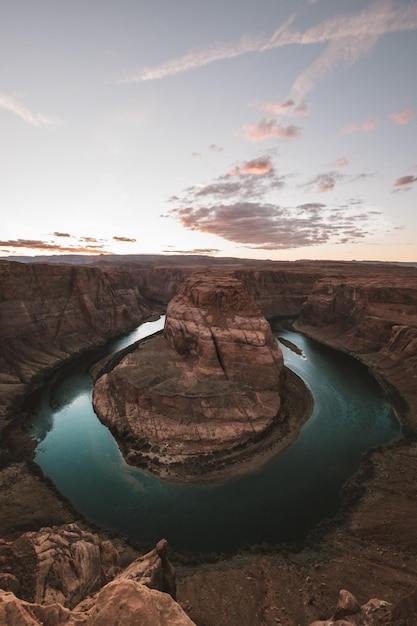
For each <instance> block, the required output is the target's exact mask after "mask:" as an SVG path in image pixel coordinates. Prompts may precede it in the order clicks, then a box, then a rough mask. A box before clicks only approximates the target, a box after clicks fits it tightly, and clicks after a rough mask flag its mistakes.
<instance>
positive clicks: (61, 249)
mask: <svg viewBox="0 0 417 626" xmlns="http://www.w3.org/2000/svg"><path fill="white" fill-rule="evenodd" d="M0 248H2V249H4V250H5V251H6V252H8V253H9V254H10V253H13V252H14V253H16V251H17V250H29V251H31V252H32V253H34V254H36V253H38V252H52V253H56V254H110V253H109V252H106V251H105V250H104V246H103V245H97V244H94V245H93V244H91V245H85V246H84V245H74V246H63V245H61V244H59V243H54V242H50V241H43V240H41V239H8V240H4V241H0Z"/></svg>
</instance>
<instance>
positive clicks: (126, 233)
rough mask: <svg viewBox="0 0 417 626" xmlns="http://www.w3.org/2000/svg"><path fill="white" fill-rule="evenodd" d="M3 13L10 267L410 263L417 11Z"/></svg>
mask: <svg viewBox="0 0 417 626" xmlns="http://www.w3.org/2000/svg"><path fill="white" fill-rule="evenodd" d="M0 10H1V19H0V35H1V36H0V49H1V56H2V63H1V67H0V78H1V81H0V130H1V135H0V137H1V144H0V166H1V170H0V171H1V184H0V207H1V216H2V219H1V231H0V239H1V242H0V255H2V256H5V255H8V254H10V255H19V256H21V255H33V254H57V253H68V252H74V253H75V252H82V253H91V254H92V253H95V254H97V253H120V254H147V253H195V252H198V253H200V254H212V255H215V256H236V257H245V258H258V259H263V258H264V259H272V260H280V259H288V260H293V259H300V258H303V259H305V258H311V259H346V260H351V259H356V260H363V259H367V260H396V261H417V69H416V59H417V2H416V0H374V1H373V2H372V1H369V0H257V2H253V1H250V2H249V0H221V1H220V0H210V2H208V1H207V0H13V1H8V0H0Z"/></svg>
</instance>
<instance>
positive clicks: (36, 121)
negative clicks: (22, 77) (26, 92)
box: [0, 93, 60, 126]
mask: <svg viewBox="0 0 417 626" xmlns="http://www.w3.org/2000/svg"><path fill="white" fill-rule="evenodd" d="M0 108H2V109H6V110H7V111H10V112H11V113H14V115H17V116H18V117H20V118H21V119H23V120H24V121H25V122H27V123H28V124H31V125H32V126H56V125H58V124H60V122H59V121H58V120H56V119H52V118H50V117H46V116H45V115H41V114H40V113H33V112H32V111H30V109H28V108H27V107H26V106H25V105H24V104H22V103H21V102H19V100H17V99H16V98H14V97H13V96H10V95H8V94H5V93H0Z"/></svg>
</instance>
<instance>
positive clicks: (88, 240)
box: [80, 237, 104, 243]
mask: <svg viewBox="0 0 417 626" xmlns="http://www.w3.org/2000/svg"><path fill="white" fill-rule="evenodd" d="M80 241H84V242H85V243H102V242H103V241H104V239H97V238H96V237H80Z"/></svg>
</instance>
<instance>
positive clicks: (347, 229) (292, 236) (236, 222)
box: [169, 202, 381, 250]
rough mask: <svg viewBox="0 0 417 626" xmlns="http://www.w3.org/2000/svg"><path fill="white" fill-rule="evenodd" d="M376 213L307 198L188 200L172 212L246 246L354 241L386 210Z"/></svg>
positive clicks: (190, 224)
mask: <svg viewBox="0 0 417 626" xmlns="http://www.w3.org/2000/svg"><path fill="white" fill-rule="evenodd" d="M375 213H376V215H375V216H370V215H368V214H366V213H363V212H358V211H357V210H356V207H355V206H352V207H349V206H348V207H346V206H340V207H337V206H327V205H325V204H322V203H306V204H301V205H298V206H296V207H289V206H277V205H275V204H271V203H261V202H259V203H258V202H234V203H231V204H224V203H221V204H219V205H209V206H198V207H192V206H183V207H177V208H174V209H172V210H171V211H170V212H169V215H170V216H171V217H173V218H174V219H175V220H177V221H178V222H179V223H180V224H181V225H182V226H183V227H184V228H187V229H189V230H193V231H199V232H202V233H209V234H212V235H217V236H219V237H222V238H223V239H226V240H228V241H233V242H235V243H237V244H241V245H243V246H245V247H250V248H256V249H262V250H278V249H289V248H300V247H305V246H315V245H320V244H324V243H345V242H353V241H357V240H359V239H362V238H364V237H365V236H366V235H368V234H369V233H370V232H372V230H373V229H374V228H375V224H374V223H375V222H378V219H380V217H381V214H379V213H378V212H375Z"/></svg>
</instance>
